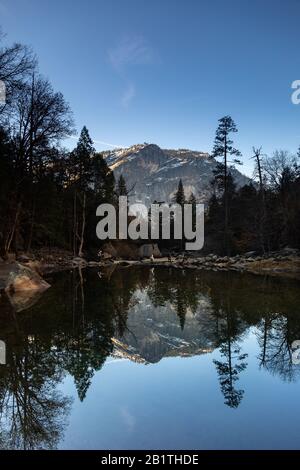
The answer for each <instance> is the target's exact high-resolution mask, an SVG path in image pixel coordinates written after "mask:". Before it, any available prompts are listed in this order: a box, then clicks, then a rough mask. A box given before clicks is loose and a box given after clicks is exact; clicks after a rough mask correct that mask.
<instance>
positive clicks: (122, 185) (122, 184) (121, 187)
mask: <svg viewBox="0 0 300 470" xmlns="http://www.w3.org/2000/svg"><path fill="white" fill-rule="evenodd" d="M116 192H117V196H128V190H127V186H126V181H125V178H124V176H123V175H120V177H119V179H118V183H117V191H116Z"/></svg>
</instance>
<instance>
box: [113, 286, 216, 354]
mask: <svg viewBox="0 0 300 470" xmlns="http://www.w3.org/2000/svg"><path fill="white" fill-rule="evenodd" d="M133 304H134V305H133V307H132V308H131V309H130V312H129V315H128V321H127V329H126V332H125V334H124V335H123V336H122V337H120V338H117V340H115V341H114V351H113V355H115V356H118V357H122V356H123V357H127V358H129V359H131V360H133V361H141V362H152V363H154V362H158V361H160V360H161V359H162V358H163V357H166V356H194V355H197V354H203V353H206V352H210V351H212V350H213V349H214V348H215V347H216V346H217V344H216V342H217V338H216V335H215V325H214V319H213V316H212V306H211V303H210V301H209V298H207V297H205V296H201V298H200V299H199V305H198V308H197V311H196V312H195V313H193V312H192V310H191V309H190V308H187V311H186V315H185V324H184V328H183V329H182V328H181V326H180V322H179V320H178V316H177V313H176V309H175V306H174V305H173V304H172V303H171V302H170V301H167V303H166V305H164V306H154V305H153V304H152V302H151V299H150V298H149V295H148V292H147V289H146V290H144V291H141V290H138V291H137V292H136V293H135V294H134V298H133Z"/></svg>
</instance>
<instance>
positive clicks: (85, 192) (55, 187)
mask: <svg viewBox="0 0 300 470" xmlns="http://www.w3.org/2000/svg"><path fill="white" fill-rule="evenodd" d="M1 40H3V38H1V37H0V80H2V81H3V82H4V83H5V84H6V95H7V96H6V98H7V99H6V103H2V104H0V256H1V257H3V258H5V257H6V256H7V254H8V253H9V252H15V253H17V252H18V251H25V252H29V251H30V250H32V249H35V248H39V247H59V248H64V249H67V250H69V251H72V253H73V254H74V256H80V257H81V256H83V254H84V253H85V252H86V251H87V250H89V251H93V250H94V251H96V250H97V249H98V245H99V240H97V239H96V233H95V227H96V223H97V221H96V207H97V206H98V205H99V204H101V203H102V202H109V203H116V202H117V197H118V196H120V195H128V194H129V193H130V190H128V189H127V187H126V182H125V180H124V178H123V177H122V176H121V177H120V178H119V181H118V182H115V179H114V175H113V172H112V171H111V170H110V169H109V168H108V166H107V164H106V162H105V160H104V159H103V157H102V155H101V154H99V153H97V152H96V150H95V148H94V147H93V142H92V139H91V137H90V135H89V132H88V129H87V128H86V127H83V129H82V131H81V133H80V136H79V139H78V142H77V145H76V147H75V148H74V150H72V151H69V150H66V149H65V148H63V147H62V142H63V140H64V139H65V138H66V137H70V136H72V135H74V122H73V118H72V113H71V110H70V107H69V105H68V103H67V102H66V101H65V99H64V97H63V96H62V94H61V93H58V92H56V91H54V89H53V88H52V85H51V84H50V82H49V81H48V80H47V79H46V78H44V77H43V76H42V75H41V74H40V72H39V70H38V64H37V59H36V57H35V56H34V54H33V52H32V51H31V50H30V49H29V48H27V47H25V46H23V45H20V44H14V45H12V46H11V47H7V46H2V47H1ZM236 132H237V127H236V125H235V123H234V121H233V119H232V118H231V117H230V116H225V117H223V118H222V119H220V120H219V126H218V128H217V131H216V137H215V143H214V148H213V152H212V157H214V158H215V159H216V160H217V161H218V163H217V166H216V169H215V171H214V178H213V181H212V182H211V189H212V196H211V199H210V201H209V203H208V207H207V211H206V228H205V250H207V251H210V252H216V253H220V254H226V255H232V254H235V253H244V252H247V251H251V250H255V251H258V252H261V253H268V252H270V251H272V250H278V249H280V248H282V247H285V246H291V247H295V248H299V245H300V148H299V150H298V154H297V155H294V156H293V155H290V154H289V153H288V152H287V151H282V150H280V151H276V152H275V153H274V155H273V156H272V157H268V156H265V155H264V154H263V152H262V149H261V148H253V155H252V157H253V161H254V162H255V168H256V174H255V177H254V178H253V182H252V183H251V184H249V185H247V186H244V187H242V188H238V187H237V186H236V184H235V181H234V178H233V175H232V169H233V168H234V165H236V164H240V163H241V161H240V157H241V153H240V151H239V150H238V149H236V148H235V147H234V144H233V140H232V137H231V136H232V134H234V133H236ZM174 202H177V203H178V204H180V205H183V204H184V203H185V202H189V203H191V204H193V206H194V208H195V207H196V197H195V195H193V194H192V195H191V196H190V198H189V199H188V200H186V197H185V192H184V187H183V184H182V181H181V180H180V181H179V185H178V190H177V192H176V194H175V198H174ZM183 245H184V243H183V240H182V242H181V243H177V249H179V250H180V249H183Z"/></svg>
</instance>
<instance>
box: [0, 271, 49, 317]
mask: <svg viewBox="0 0 300 470" xmlns="http://www.w3.org/2000/svg"><path fill="white" fill-rule="evenodd" d="M49 287H50V284H48V282H46V281H44V279H42V278H41V276H40V275H39V274H38V273H37V272H35V271H33V270H32V269H30V268H28V267H27V266H23V265H22V264H20V263H9V264H6V263H4V264H1V267H0V289H4V290H5V292H6V294H7V295H8V297H9V300H10V302H11V304H12V305H13V307H14V308H15V310H16V311H21V310H24V309H25V308H28V307H30V306H31V305H32V304H33V303H35V302H36V300H37V299H38V298H39V296H40V294H41V293H42V292H44V291H45V290H47V289H48V288H49Z"/></svg>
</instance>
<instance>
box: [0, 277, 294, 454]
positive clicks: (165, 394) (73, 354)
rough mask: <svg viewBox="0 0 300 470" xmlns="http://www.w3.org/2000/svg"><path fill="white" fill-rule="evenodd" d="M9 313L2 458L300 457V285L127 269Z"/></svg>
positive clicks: (0, 386)
mask: <svg viewBox="0 0 300 470" xmlns="http://www.w3.org/2000/svg"><path fill="white" fill-rule="evenodd" d="M49 280H50V283H51V284H52V288H51V289H49V290H48V291H47V292H46V293H45V294H44V295H43V296H42V297H41V298H40V299H39V300H38V301H37V303H36V304H35V305H32V306H31V307H30V308H28V309H26V310H23V311H22V312H18V313H16V312H15V311H14V310H13V309H12V308H10V307H9V304H8V302H7V301H6V299H5V298H2V300H1V305H0V339H1V340H4V341H5V342H6V348H7V364H6V365H5V366H3V365H2V366H0V448H13V449H16V448H20V449H39V448H46V449H47V448H60V449H258V448H262V449H284V448H289V449H292V448H293V449H297V448H300V420H299V414H300V400H299V396H300V380H299V379H300V366H299V365H296V364H294V361H293V351H292V343H293V341H295V340H297V339H300V312H299V300H300V294H299V283H298V282H297V281H292V280H284V279H272V278H268V277H266V278H265V277H258V276H251V275H248V274H237V273H218V272H206V273H205V272H197V271H194V270H172V269H168V268H160V269H153V270H150V269H147V268H141V269H139V268H124V269H115V270H113V268H112V269H111V270H106V271H104V272H98V271H97V270H93V269H90V270H83V271H81V272H78V271H72V272H67V273H59V274H57V275H53V276H51V277H50V278H49Z"/></svg>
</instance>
